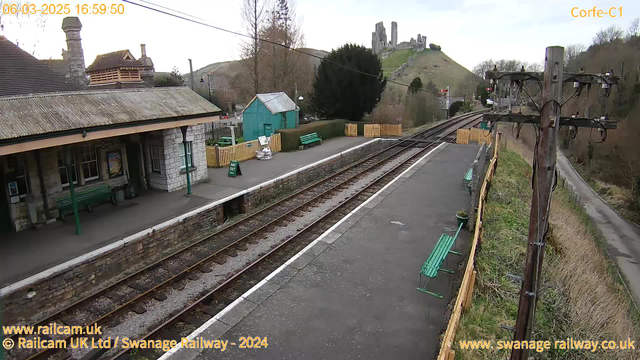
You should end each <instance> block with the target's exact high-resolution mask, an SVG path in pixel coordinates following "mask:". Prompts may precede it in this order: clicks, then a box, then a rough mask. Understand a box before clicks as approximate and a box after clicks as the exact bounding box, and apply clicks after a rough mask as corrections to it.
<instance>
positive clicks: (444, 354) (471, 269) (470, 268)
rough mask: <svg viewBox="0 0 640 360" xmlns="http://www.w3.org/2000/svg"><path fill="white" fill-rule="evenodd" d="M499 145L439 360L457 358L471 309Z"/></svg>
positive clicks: (480, 197) (482, 191)
mask: <svg viewBox="0 0 640 360" xmlns="http://www.w3.org/2000/svg"><path fill="white" fill-rule="evenodd" d="M488 139H489V140H490V139H491V137H488ZM497 144H499V136H497V137H496V141H495V143H494V145H495V146H493V156H492V158H491V162H490V163H489V168H488V169H487V174H486V175H485V177H484V181H483V183H482V188H481V189H480V193H479V194H478V210H477V213H476V221H475V228H474V233H473V240H472V241H471V251H470V252H469V260H468V261H467V267H466V269H465V272H464V277H463V278H462V283H461V284H460V289H459V290H458V296H457V297H456V302H455V305H454V307H453V312H452V313H451V317H450V318H449V324H448V325H447V330H446V331H445V333H444V338H443V339H442V344H441V345H440V352H439V353H438V360H450V359H454V358H455V351H453V350H452V349H451V347H452V345H453V341H454V339H455V336H456V330H457V328H458V324H459V323H460V317H461V316H462V311H463V310H468V309H469V308H470V307H471V301H472V296H473V286H474V285H475V281H476V270H475V258H476V249H477V247H478V243H479V242H480V241H481V240H482V215H483V213H484V205H485V202H486V199H487V187H488V184H489V183H490V182H491V180H492V179H493V174H494V173H495V171H496V162H497V160H498V146H497Z"/></svg>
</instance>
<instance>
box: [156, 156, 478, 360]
mask: <svg viewBox="0 0 640 360" xmlns="http://www.w3.org/2000/svg"><path fill="white" fill-rule="evenodd" d="M478 149H479V147H478V146H475V145H456V144H442V145H440V146H439V147H438V148H436V149H435V150H433V151H432V152H431V153H430V154H429V155H428V156H426V157H425V158H424V159H423V160H422V161H420V162H418V163H417V164H416V165H415V166H414V167H413V168H411V169H409V170H408V171H407V172H406V173H405V174H403V175H401V176H399V177H398V178H396V180H395V182H393V183H391V184H389V185H388V186H387V187H386V188H383V189H382V190H380V191H379V192H378V193H376V194H375V195H374V196H373V197H372V198H371V199H369V200H367V202H365V203H364V204H362V205H361V206H360V207H358V208H356V209H355V210H354V211H353V212H352V213H350V214H349V215H347V216H346V217H345V218H343V219H342V220H340V222H338V223H337V224H336V225H334V226H333V227H332V228H330V229H329V230H327V232H325V233H324V234H322V235H321V236H320V237H319V238H318V239H317V240H316V241H314V242H313V243H312V244H310V245H309V246H308V247H307V248H305V249H304V250H302V252H301V253H298V254H297V255H295V256H294V259H292V261H290V262H287V264H288V265H287V264H285V265H283V266H282V267H280V268H279V269H277V270H276V271H274V273H272V274H271V275H269V276H268V277H267V278H266V279H265V280H263V281H262V282H260V283H258V284H257V285H256V286H255V287H253V288H252V289H251V290H249V291H247V292H246V293H245V294H244V295H242V297H240V298H239V299H238V300H236V301H235V302H233V303H232V304H230V305H229V306H228V307H227V308H225V309H224V310H223V311H222V312H221V313H219V314H218V315H217V316H216V317H214V318H213V319H211V320H209V321H208V322H207V323H205V324H204V325H203V326H201V327H200V328H199V329H198V330H196V331H195V332H194V333H192V334H191V335H190V339H198V338H202V339H207V340H213V339H220V340H228V346H227V348H226V351H224V352H221V351H220V350H219V349H207V350H202V349H187V348H180V347H178V348H174V349H172V350H171V351H170V352H168V353H165V354H164V355H163V357H162V358H161V360H166V359H169V358H171V359H172V360H192V359H197V360H209V359H220V358H224V359H276V358H277V359H353V358H365V359H390V358H396V359H432V358H435V355H436V354H437V351H438V345H439V341H438V334H439V333H440V332H441V331H442V329H443V328H444V327H445V325H446V323H445V313H446V311H447V304H448V303H449V301H450V300H451V299H452V297H453V296H454V291H455V290H454V289H455V281H456V278H458V277H459V276H460V274H461V273H460V270H459V265H460V263H461V262H462V260H463V259H464V258H465V257H466V256H467V255H468V251H469V249H468V247H469V238H470V234H469V231H467V230H462V231H461V232H460V234H459V236H458V238H457V240H456V244H455V245H454V249H456V250H458V251H461V252H462V253H463V254H462V257H459V256H456V255H453V254H450V255H448V256H447V258H446V260H445V262H444V264H443V266H444V267H446V268H449V269H453V270H454V274H448V273H444V272H441V273H439V275H438V276H437V277H436V278H435V279H433V280H432V281H431V282H430V284H429V285H428V288H430V290H432V291H434V292H438V293H440V294H442V295H443V296H444V299H438V298H436V297H434V296H430V295H427V294H425V293H422V292H418V291H416V287H417V286H418V282H419V271H420V268H421V266H422V264H423V262H424V261H426V260H427V258H428V257H429V254H430V252H431V251H432V249H433V248H434V246H435V244H436V242H437V241H438V239H439V237H440V235H441V234H442V232H443V231H444V230H445V227H448V228H450V229H456V228H457V221H456V218H455V213H456V211H458V210H460V209H465V210H466V211H469V206H470V195H469V193H468V191H465V190H463V187H462V178H463V176H464V173H465V172H466V171H467V169H468V168H469V166H470V164H471V162H472V161H473V159H474V157H475V155H476V154H477V152H478ZM423 279H424V278H423ZM241 337H260V338H261V339H262V338H264V337H266V338H267V342H268V346H267V348H261V349H246V348H245V349H241V348H239V345H240V338H241Z"/></svg>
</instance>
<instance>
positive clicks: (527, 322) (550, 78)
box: [511, 46, 564, 360]
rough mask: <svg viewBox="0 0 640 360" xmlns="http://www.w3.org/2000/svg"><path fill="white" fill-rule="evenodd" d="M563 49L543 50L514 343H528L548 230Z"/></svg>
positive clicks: (518, 358)
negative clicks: (527, 227) (537, 136)
mask: <svg viewBox="0 0 640 360" xmlns="http://www.w3.org/2000/svg"><path fill="white" fill-rule="evenodd" d="M563 56H564V48H562V47H559V46H551V47H548V48H547V50H546V56H545V67H544V81H543V90H542V103H541V107H540V135H539V137H540V138H539V140H538V141H539V144H538V150H537V153H536V154H534V156H535V158H536V162H535V168H534V183H533V198H532V199H531V215H530V222H529V236H528V244H527V254H526V257H525V270H524V278H523V283H522V288H521V290H520V301H519V303H518V317H517V319H516V325H515V335H514V340H515V341H525V340H526V341H528V340H530V339H531V329H532V328H533V323H534V320H535V310H536V303H537V300H538V298H537V295H538V287H539V283H540V275H541V273H542V258H543V255H544V246H545V243H546V235H547V231H548V230H549V213H550V211H551V192H552V188H553V185H554V180H555V168H556V135H557V133H558V131H557V130H558V129H559V128H560V104H561V103H562V77H563ZM528 358H529V350H528V349H514V350H513V352H512V353H511V360H526V359H528Z"/></svg>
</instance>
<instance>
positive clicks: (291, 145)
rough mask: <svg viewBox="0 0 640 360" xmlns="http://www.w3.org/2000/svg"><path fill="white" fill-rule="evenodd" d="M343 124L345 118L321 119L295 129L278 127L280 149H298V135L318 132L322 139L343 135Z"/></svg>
mask: <svg viewBox="0 0 640 360" xmlns="http://www.w3.org/2000/svg"><path fill="white" fill-rule="evenodd" d="M344 124H345V120H323V121H314V122H312V123H310V124H304V125H300V126H299V127H298V128H297V129H280V130H278V132H279V133H280V134H281V137H282V138H281V140H282V151H293V150H298V146H300V136H303V135H307V134H311V133H318V135H319V136H320V137H321V138H322V140H326V139H330V138H332V137H336V136H344Z"/></svg>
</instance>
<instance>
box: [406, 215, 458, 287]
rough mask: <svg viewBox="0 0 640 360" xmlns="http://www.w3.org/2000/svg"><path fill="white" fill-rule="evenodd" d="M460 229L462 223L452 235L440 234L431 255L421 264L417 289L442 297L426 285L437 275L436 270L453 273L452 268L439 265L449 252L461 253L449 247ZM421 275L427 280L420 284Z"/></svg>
mask: <svg viewBox="0 0 640 360" xmlns="http://www.w3.org/2000/svg"><path fill="white" fill-rule="evenodd" d="M460 229H462V224H460V225H459V226H458V231H456V234H455V235H454V236H450V235H447V234H445V233H443V234H442V235H441V236H440V240H438V243H437V244H436V246H435V247H434V248H433V251H431V255H429V258H428V259H427V261H425V262H424V264H422V269H420V282H419V283H418V288H417V290H418V291H420V292H423V293H425V294H429V295H432V296H435V297H437V298H440V299H442V295H441V294H438V293H434V292H432V291H429V290H427V289H426V286H427V283H428V282H429V279H430V278H431V279H433V278H435V277H436V276H437V275H438V271H444V272H447V273H449V274H453V270H449V269H443V268H442V267H441V266H442V262H443V261H444V259H445V258H446V257H447V255H448V254H449V253H451V254H455V255H458V256H460V255H462V254H461V253H460V252H458V251H454V250H451V247H452V246H453V244H454V243H455V242H456V238H457V237H458V234H459V233H460ZM451 231H453V230H451ZM422 275H424V276H426V277H427V280H426V281H425V283H424V285H422Z"/></svg>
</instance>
